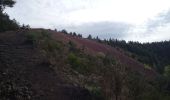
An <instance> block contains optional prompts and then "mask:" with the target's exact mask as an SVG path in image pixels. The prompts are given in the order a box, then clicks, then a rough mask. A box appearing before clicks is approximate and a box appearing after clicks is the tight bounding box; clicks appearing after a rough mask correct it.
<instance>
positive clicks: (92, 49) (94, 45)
mask: <svg viewBox="0 0 170 100" xmlns="http://www.w3.org/2000/svg"><path fill="white" fill-rule="evenodd" d="M49 32H51V33H52V34H53V38H54V39H56V40H59V41H63V42H69V41H72V42H74V43H76V44H77V47H78V48H85V51H86V52H87V53H88V54H91V55H96V54H99V53H104V54H109V55H113V56H114V57H115V59H116V60H117V61H119V62H120V63H122V64H123V65H125V66H127V67H129V68H131V69H132V70H134V71H137V72H139V73H141V74H143V75H144V76H146V77H148V78H149V79H153V78H154V77H155V76H157V75H158V74H157V73H156V72H155V70H153V69H146V68H145V67H144V65H143V64H142V63H140V62H138V61H136V60H135V59H133V58H131V57H128V56H127V55H125V52H124V51H123V50H119V49H116V48H114V47H111V46H109V45H106V44H101V43H98V42H96V41H94V40H89V39H85V38H80V37H76V36H71V35H68V34H64V33H61V32H55V31H49Z"/></svg>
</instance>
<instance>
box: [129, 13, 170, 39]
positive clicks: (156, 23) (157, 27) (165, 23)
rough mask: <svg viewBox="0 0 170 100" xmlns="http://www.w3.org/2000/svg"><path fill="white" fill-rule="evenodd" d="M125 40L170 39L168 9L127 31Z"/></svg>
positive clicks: (169, 15)
mask: <svg viewBox="0 0 170 100" xmlns="http://www.w3.org/2000/svg"><path fill="white" fill-rule="evenodd" d="M127 33H128V34H129V35H128V37H126V40H134V41H140V42H154V41H163V40H170V10H168V11H166V12H165V11H164V12H161V13H159V14H158V15H157V16H156V17H154V18H152V19H150V20H148V21H147V22H146V23H145V24H143V25H139V26H135V27H133V28H131V29H130V30H129V31H128V32H127Z"/></svg>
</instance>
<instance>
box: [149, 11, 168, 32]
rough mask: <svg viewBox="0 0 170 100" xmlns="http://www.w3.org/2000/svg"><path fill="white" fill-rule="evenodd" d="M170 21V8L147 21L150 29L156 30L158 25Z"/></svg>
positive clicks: (164, 24)
mask: <svg viewBox="0 0 170 100" xmlns="http://www.w3.org/2000/svg"><path fill="white" fill-rule="evenodd" d="M169 23H170V10H168V11H165V12H162V13H160V14H158V15H157V16H156V17H155V18H153V19H150V20H149V21H148V23H147V28H148V30H152V29H153V30H154V29H155V28H158V27H164V26H166V25H167V24H169Z"/></svg>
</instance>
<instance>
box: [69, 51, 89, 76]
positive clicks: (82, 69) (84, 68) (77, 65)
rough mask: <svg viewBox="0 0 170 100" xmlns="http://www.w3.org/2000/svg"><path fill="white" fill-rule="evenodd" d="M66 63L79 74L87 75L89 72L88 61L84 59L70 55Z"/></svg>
mask: <svg viewBox="0 0 170 100" xmlns="http://www.w3.org/2000/svg"><path fill="white" fill-rule="evenodd" d="M68 61H69V64H70V65H71V67H72V68H73V69H74V70H76V71H77V72H79V73H81V74H88V73H89V72H90V71H91V69H90V67H91V66H90V65H89V60H88V59H87V58H85V57H84V58H81V57H78V56H77V55H76V54H74V53H70V54H69V55H68Z"/></svg>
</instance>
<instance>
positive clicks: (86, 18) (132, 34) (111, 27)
mask: <svg viewBox="0 0 170 100" xmlns="http://www.w3.org/2000/svg"><path fill="white" fill-rule="evenodd" d="M16 2H17V3H16V4H15V6H14V7H13V8H7V9H6V10H5V12H6V13H8V14H9V16H10V18H11V19H13V18H15V19H16V20H17V21H18V22H19V23H20V24H23V23H24V24H29V25H30V26H31V27H32V28H50V29H55V28H56V29H58V30H61V29H66V30H67V31H68V32H76V33H80V34H82V35H83V36H85V37H86V36H88V35H89V34H91V35H92V36H93V37H96V36H99V37H100V38H101V39H109V38H117V39H124V40H127V41H139V42H155V41H164V40H170V0H16Z"/></svg>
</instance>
